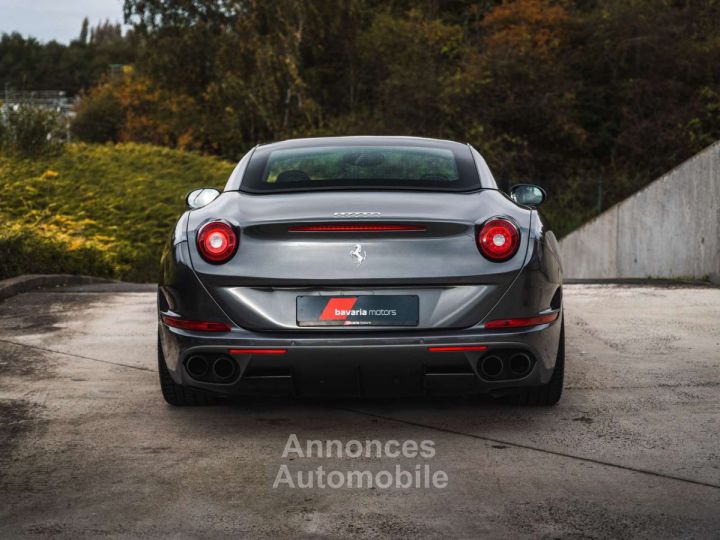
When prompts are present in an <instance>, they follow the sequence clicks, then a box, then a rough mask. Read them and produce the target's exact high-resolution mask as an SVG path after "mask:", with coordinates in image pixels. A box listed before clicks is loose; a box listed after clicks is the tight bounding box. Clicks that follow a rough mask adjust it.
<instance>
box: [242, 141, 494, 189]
mask: <svg viewBox="0 0 720 540" xmlns="http://www.w3.org/2000/svg"><path fill="white" fill-rule="evenodd" d="M458 146H460V149H451V148H438V147H429V146H410V145H408V146H404V145H392V146H389V145H388V146H383V145H377V146H372V145H337V146H305V147H296V148H277V149H274V150H272V149H270V150H268V149H263V147H260V148H258V149H257V150H256V152H255V154H253V156H252V158H251V160H250V163H249V166H248V169H247V171H246V173H245V177H244V178H243V181H242V185H241V189H242V190H244V191H251V192H268V191H303V190H325V189H365V188H370V189H377V188H387V189H432V190H449V191H468V190H471V189H478V188H479V187H480V182H479V179H478V174H477V170H476V168H475V166H474V163H473V162H472V156H471V155H470V152H469V150H466V148H465V147H463V146H461V145H458ZM463 153H466V154H467V155H462V154H463Z"/></svg>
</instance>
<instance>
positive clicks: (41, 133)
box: [0, 104, 65, 156]
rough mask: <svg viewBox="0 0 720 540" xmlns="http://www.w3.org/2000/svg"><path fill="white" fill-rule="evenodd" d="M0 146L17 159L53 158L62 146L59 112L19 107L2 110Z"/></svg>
mask: <svg viewBox="0 0 720 540" xmlns="http://www.w3.org/2000/svg"><path fill="white" fill-rule="evenodd" d="M0 123H1V124H3V126H2V129H1V130H0V137H1V139H0V145H1V146H2V149H3V150H4V151H5V152H7V153H13V154H17V155H20V156H44V155H54V154H57V153H59V152H60V150H61V149H62V147H63V145H64V144H65V122H64V120H63V117H62V115H61V114H60V113H58V112H56V111H53V110H51V109H47V108H45V107H36V106H33V105H29V104H22V105H17V106H12V107H7V108H6V109H5V113H4V116H3V117H2V118H0Z"/></svg>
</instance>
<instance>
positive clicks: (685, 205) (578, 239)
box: [560, 142, 720, 283]
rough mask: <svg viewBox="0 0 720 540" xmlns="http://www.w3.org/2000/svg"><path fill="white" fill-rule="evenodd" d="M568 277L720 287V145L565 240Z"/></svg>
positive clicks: (701, 153) (611, 209)
mask: <svg viewBox="0 0 720 540" xmlns="http://www.w3.org/2000/svg"><path fill="white" fill-rule="evenodd" d="M560 245H561V250H562V260H563V267H564V270H565V277H566V278H570V279H578V278H580V279H612V278H646V277H653V278H693V279H704V278H706V277H708V278H710V280H711V281H714V282H716V283H718V282H720V142H718V143H715V144H714V145H712V146H710V147H709V148H707V149H705V150H704V151H702V152H700V153H699V154H697V155H696V156H694V157H693V158H691V159H689V160H688V161H686V162H685V163H683V164H682V165H680V166H679V167H677V168H675V169H673V170H672V171H670V172H669V173H667V174H666V175H664V176H662V177H660V178H659V179H657V180H656V181H655V182H653V183H652V184H650V185H649V186H647V187H646V188H645V189H643V190H641V191H639V192H638V193H636V194H635V195H633V196H632V197H630V198H628V199H626V200H625V201H623V202H621V203H619V204H617V205H615V206H613V207H612V208H610V209H609V210H607V211H606V212H604V213H603V214H601V215H600V216H598V217H597V218H595V219H594V220H592V221H590V222H589V223H587V224H586V225H583V226H582V227H581V228H580V229H578V230H577V231H575V232H573V233H572V234H570V235H568V236H567V237H565V238H564V239H563V240H562V241H561V242H560Z"/></svg>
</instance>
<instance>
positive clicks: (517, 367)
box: [510, 352, 532, 377]
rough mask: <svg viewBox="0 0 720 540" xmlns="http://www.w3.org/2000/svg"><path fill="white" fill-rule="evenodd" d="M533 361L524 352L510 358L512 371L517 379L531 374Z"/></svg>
mask: <svg viewBox="0 0 720 540" xmlns="http://www.w3.org/2000/svg"><path fill="white" fill-rule="evenodd" d="M531 367H532V361H531V360H530V357H529V356H528V355H527V354H525V353H522V352H519V353H515V354H513V355H512V356H511V357H510V371H511V372H512V374H513V375H515V376H516V377H524V376H525V375H527V374H528V373H530V368H531Z"/></svg>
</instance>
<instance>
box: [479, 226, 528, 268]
mask: <svg viewBox="0 0 720 540" xmlns="http://www.w3.org/2000/svg"><path fill="white" fill-rule="evenodd" d="M477 244H478V249H480V253H482V254H483V255H484V256H485V258H486V259H490V260H491V261H495V262H501V261H506V260H508V259H509V258H510V257H512V256H513V255H515V253H516V252H517V250H518V247H519V246H520V231H518V228H517V226H516V225H515V224H514V223H513V222H512V221H510V220H509V219H505V218H492V219H489V220H487V221H486V222H485V223H484V224H483V226H482V227H481V228H480V231H479V232H478V235H477Z"/></svg>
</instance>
